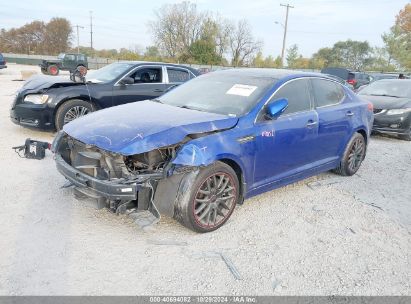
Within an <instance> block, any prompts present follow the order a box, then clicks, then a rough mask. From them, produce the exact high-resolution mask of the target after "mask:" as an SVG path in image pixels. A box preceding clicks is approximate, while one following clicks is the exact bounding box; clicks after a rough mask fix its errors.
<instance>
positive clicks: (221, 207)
mask: <svg viewBox="0 0 411 304" xmlns="http://www.w3.org/2000/svg"><path fill="white" fill-rule="evenodd" d="M239 194H240V191H239V181H238V178H237V175H236V173H235V172H234V170H233V169H232V168H231V167H230V166H228V165H227V164H225V163H222V162H216V163H214V164H212V165H210V166H208V167H205V168H202V169H201V170H200V173H199V174H198V175H197V177H196V179H195V181H194V183H193V184H192V185H191V187H189V191H187V192H186V193H184V194H183V195H182V197H180V202H179V203H180V207H181V209H180V212H181V214H180V215H179V216H178V217H177V219H178V220H179V221H180V222H181V223H182V224H183V225H184V226H186V227H187V228H190V229H191V230H194V231H197V232H210V231H213V230H216V229H218V228H220V227H221V226H222V225H224V223H225V222H226V221H227V220H228V219H229V217H230V216H231V214H232V213H233V211H234V208H235V206H236V204H237V203H238V200H239Z"/></svg>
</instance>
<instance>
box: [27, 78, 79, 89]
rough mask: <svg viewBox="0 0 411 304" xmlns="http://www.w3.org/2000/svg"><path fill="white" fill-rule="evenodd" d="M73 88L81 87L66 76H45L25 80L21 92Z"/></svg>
mask: <svg viewBox="0 0 411 304" xmlns="http://www.w3.org/2000/svg"><path fill="white" fill-rule="evenodd" d="M59 85H60V86H72V85H73V86H74V85H83V83H78V82H74V81H72V80H70V79H69V78H68V76H66V77H64V76H47V75H34V76H32V77H30V78H29V79H27V80H26V82H25V84H24V86H23V87H22V88H21V89H22V90H41V89H48V88H51V87H54V86H59Z"/></svg>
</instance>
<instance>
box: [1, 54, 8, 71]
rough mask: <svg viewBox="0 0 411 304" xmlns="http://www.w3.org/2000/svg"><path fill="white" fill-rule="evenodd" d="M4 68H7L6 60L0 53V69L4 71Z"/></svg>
mask: <svg viewBox="0 0 411 304" xmlns="http://www.w3.org/2000/svg"><path fill="white" fill-rule="evenodd" d="M5 68H7V65H6V60H5V59H4V57H3V54H2V53H0V69H5Z"/></svg>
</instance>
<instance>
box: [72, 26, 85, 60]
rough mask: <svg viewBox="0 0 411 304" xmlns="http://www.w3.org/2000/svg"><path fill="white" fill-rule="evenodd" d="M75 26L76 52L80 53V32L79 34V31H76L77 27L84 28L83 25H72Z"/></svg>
mask: <svg viewBox="0 0 411 304" xmlns="http://www.w3.org/2000/svg"><path fill="white" fill-rule="evenodd" d="M74 27H75V28H77V54H80V34H79V31H78V29H79V28H82V29H83V28H84V26H80V25H78V24H77V25H75V26H74Z"/></svg>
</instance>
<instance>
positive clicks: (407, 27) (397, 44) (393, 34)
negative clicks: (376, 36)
mask: <svg viewBox="0 0 411 304" xmlns="http://www.w3.org/2000/svg"><path fill="white" fill-rule="evenodd" d="M382 40H383V41H384V43H385V48H386V49H387V52H388V54H389V63H391V59H393V60H395V62H396V63H397V64H399V65H400V66H401V67H402V68H403V69H410V68H411V4H407V5H406V6H405V7H404V9H402V10H401V11H400V12H399V14H398V15H397V17H396V21H395V24H394V25H393V26H392V27H391V29H390V32H388V33H384V34H383V35H382Z"/></svg>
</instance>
